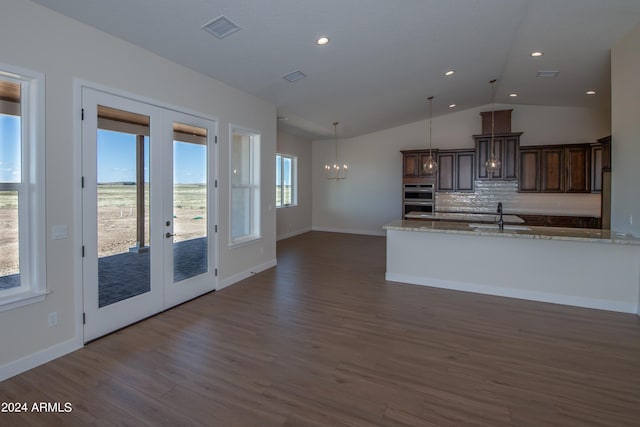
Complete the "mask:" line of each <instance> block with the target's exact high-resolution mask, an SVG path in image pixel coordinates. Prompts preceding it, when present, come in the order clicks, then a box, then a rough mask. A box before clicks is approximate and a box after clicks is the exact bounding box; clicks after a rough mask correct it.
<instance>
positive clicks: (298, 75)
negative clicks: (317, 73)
mask: <svg viewBox="0 0 640 427" xmlns="http://www.w3.org/2000/svg"><path fill="white" fill-rule="evenodd" d="M305 77H307V75H306V74H305V73H303V72H302V71H300V70H296V71H292V72H290V73H289V74H285V75H284V76H282V78H283V79H285V80H286V81H288V82H292V83H293V82H295V81H296V80H300V79H304V78H305Z"/></svg>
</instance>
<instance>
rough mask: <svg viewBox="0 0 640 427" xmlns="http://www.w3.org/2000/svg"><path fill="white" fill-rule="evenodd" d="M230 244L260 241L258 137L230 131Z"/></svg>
mask: <svg viewBox="0 0 640 427" xmlns="http://www.w3.org/2000/svg"><path fill="white" fill-rule="evenodd" d="M230 154H231V171H230V172H231V180H230V181H231V244H237V243H244V242H247V241H251V240H254V239H258V238H259V237H260V135H258V134H256V133H253V132H250V131H246V130H242V129H237V128H232V129H231V150H230Z"/></svg>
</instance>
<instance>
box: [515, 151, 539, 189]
mask: <svg viewBox="0 0 640 427" xmlns="http://www.w3.org/2000/svg"><path fill="white" fill-rule="evenodd" d="M518 185H519V188H520V191H521V192H523V193H524V192H539V191H540V150H539V149H537V148H533V149H531V148H524V147H521V148H520V176H519V183H518Z"/></svg>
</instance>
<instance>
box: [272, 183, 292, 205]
mask: <svg viewBox="0 0 640 427" xmlns="http://www.w3.org/2000/svg"><path fill="white" fill-rule="evenodd" d="M291 197H292V194H291V186H290V185H285V187H284V201H283V200H282V199H283V197H282V186H281V185H276V206H283V205H284V206H286V205H290V204H292V203H293V200H292V198H291Z"/></svg>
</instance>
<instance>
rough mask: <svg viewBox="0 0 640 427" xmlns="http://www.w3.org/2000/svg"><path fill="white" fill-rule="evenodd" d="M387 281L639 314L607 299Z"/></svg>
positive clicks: (399, 277)
mask: <svg viewBox="0 0 640 427" xmlns="http://www.w3.org/2000/svg"><path fill="white" fill-rule="evenodd" d="M385 280H388V281H391V282H401V283H409V284H412V285H421V286H430V287H433V288H442V289H451V290H454V291H464V292H475V293H478V294H486V295H494V296H499V297H508V298H517V299H525V300H530V301H540V302H548V303H552V304H562V305H571V306H574V307H583V308H595V309H598V310H608V311H617V312H621V313H637V312H638V306H637V305H636V304H633V303H626V302H620V301H611V300H605V299H595V298H585V297H578V296H571V295H558V294H550V293H546V292H536V291H528V290H524V289H508V288H501V287H497V286H487V285H478V284H474V283H461V282H453V281H448V280H442V279H430V278H425V277H416V276H409V275H404V274H398V273H386V274H385Z"/></svg>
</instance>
